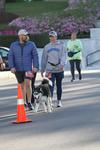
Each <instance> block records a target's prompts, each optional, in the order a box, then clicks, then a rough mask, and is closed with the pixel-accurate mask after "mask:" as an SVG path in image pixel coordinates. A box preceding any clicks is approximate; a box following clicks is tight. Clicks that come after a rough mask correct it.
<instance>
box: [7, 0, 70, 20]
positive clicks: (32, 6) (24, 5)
mask: <svg viewBox="0 0 100 150" xmlns="http://www.w3.org/2000/svg"><path fill="white" fill-rule="evenodd" d="M66 6H67V3H66V2H64V1H59V2H50V1H47V2H46V1H44V2H41V1H33V2H31V3H28V2H17V3H7V4H6V11H7V12H11V13H15V14H18V15H19V16H37V17H38V16H41V15H42V14H44V13H55V12H57V13H59V12H62V11H63V10H64V9H65V8H66Z"/></svg>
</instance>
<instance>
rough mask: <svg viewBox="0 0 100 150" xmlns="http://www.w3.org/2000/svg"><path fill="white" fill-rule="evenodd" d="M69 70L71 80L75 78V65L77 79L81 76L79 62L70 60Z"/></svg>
mask: <svg viewBox="0 0 100 150" xmlns="http://www.w3.org/2000/svg"><path fill="white" fill-rule="evenodd" d="M69 62H70V70H71V75H72V78H73V79H74V78H75V65H76V69H77V71H78V73H79V77H80V76H81V67H80V64H81V60H77V59H75V60H70V61H69Z"/></svg>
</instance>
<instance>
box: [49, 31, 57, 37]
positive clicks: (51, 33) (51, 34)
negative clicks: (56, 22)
mask: <svg viewBox="0 0 100 150" xmlns="http://www.w3.org/2000/svg"><path fill="white" fill-rule="evenodd" d="M49 36H57V32H56V31H50V32H49Z"/></svg>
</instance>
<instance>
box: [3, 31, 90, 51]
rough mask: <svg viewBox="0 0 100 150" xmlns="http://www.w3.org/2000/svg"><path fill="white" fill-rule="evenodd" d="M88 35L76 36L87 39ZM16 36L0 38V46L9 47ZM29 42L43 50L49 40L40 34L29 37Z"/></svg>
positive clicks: (66, 37) (45, 34) (46, 36)
mask: <svg viewBox="0 0 100 150" xmlns="http://www.w3.org/2000/svg"><path fill="white" fill-rule="evenodd" d="M89 37H90V34H89V33H88V34H87V33H84V34H82V33H80V34H78V38H89ZM17 38H18V37H17V36H15V35H13V36H10V35H9V36H0V46H5V47H10V45H11V43H12V42H14V41H16V40H17ZM58 38H59V39H69V38H70V35H69V36H64V37H63V38H62V37H58ZM30 40H31V41H34V42H35V44H36V46H37V47H38V48H43V47H44V46H45V45H46V44H47V43H48V42H49V38H48V34H47V33H42V34H36V35H30Z"/></svg>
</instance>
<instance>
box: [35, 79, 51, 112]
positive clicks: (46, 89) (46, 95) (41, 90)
mask: <svg viewBox="0 0 100 150" xmlns="http://www.w3.org/2000/svg"><path fill="white" fill-rule="evenodd" d="M50 86H52V82H51V81H50V80H49V79H48V78H44V79H43V80H42V82H41V84H40V85H38V86H37V87H35V89H34V92H33V96H34V100H35V104H34V105H35V106H34V112H37V111H38V109H39V107H40V105H42V106H43V108H44V112H52V110H53V107H52V106H53V105H52V98H51V92H50Z"/></svg>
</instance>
